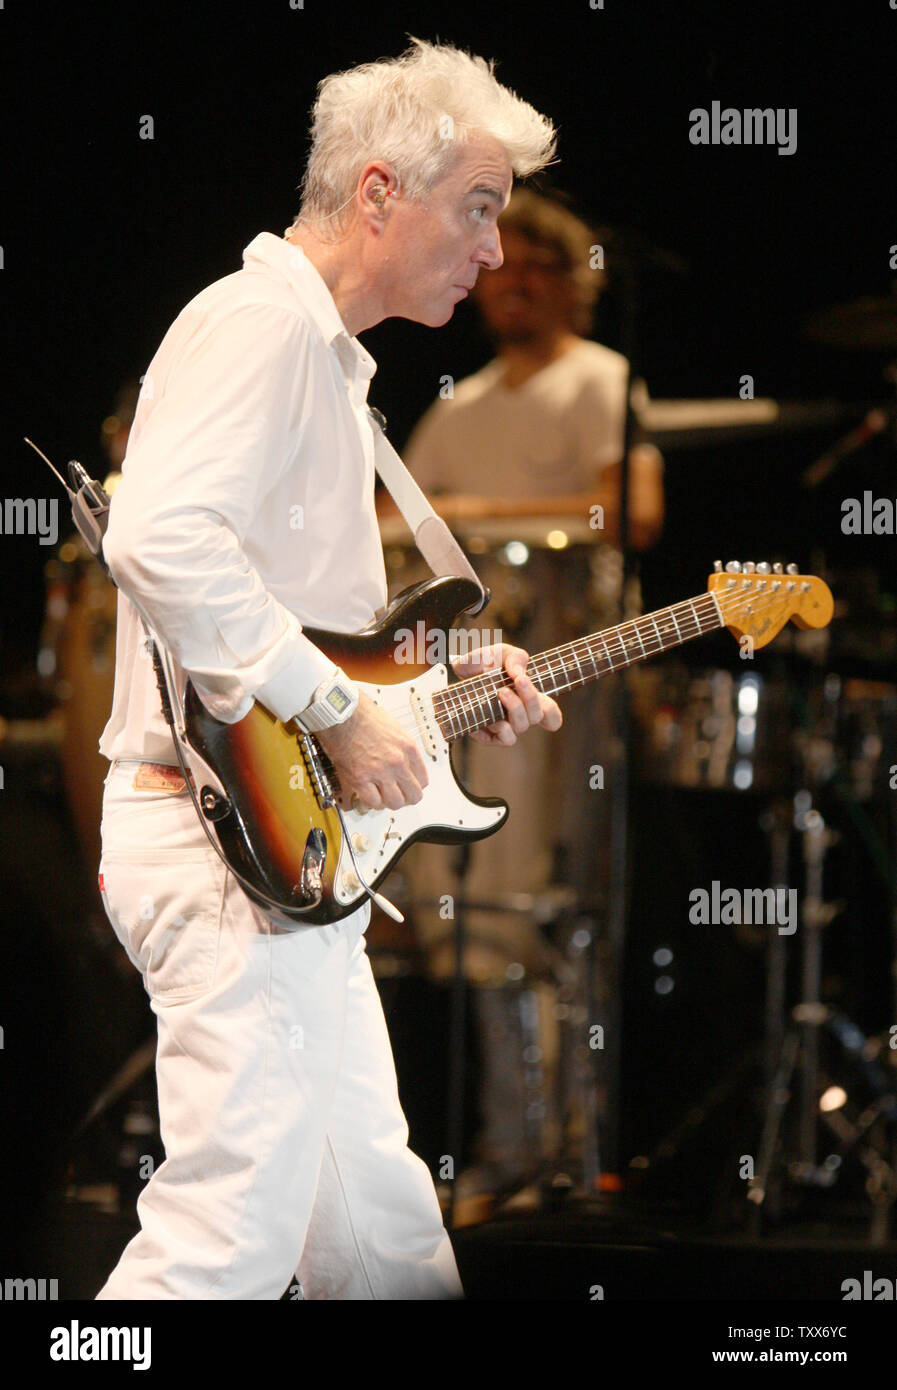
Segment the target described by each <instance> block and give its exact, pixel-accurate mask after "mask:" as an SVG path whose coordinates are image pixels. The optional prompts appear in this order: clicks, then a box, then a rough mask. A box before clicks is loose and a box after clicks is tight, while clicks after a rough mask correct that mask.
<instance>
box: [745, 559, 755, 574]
mask: <svg viewBox="0 0 897 1390" xmlns="http://www.w3.org/2000/svg"><path fill="white" fill-rule="evenodd" d="M755 569H756V565H755V564H754V562H753V560H745V562H744V564H743V566H742V570H743V572H744V573H745V574H753V573H754V570H755Z"/></svg>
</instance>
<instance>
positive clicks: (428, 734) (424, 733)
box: [410, 693, 445, 762]
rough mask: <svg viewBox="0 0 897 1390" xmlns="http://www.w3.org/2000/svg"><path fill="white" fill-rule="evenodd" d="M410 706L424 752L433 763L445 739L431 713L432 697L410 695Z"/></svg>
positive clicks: (427, 695)
mask: <svg viewBox="0 0 897 1390" xmlns="http://www.w3.org/2000/svg"><path fill="white" fill-rule="evenodd" d="M410 705H411V710H412V713H413V714H414V718H415V721H416V722H417V728H418V732H419V734H420V737H421V742H422V743H423V746H424V752H425V753H428V754H429V756H430V757H431V758H432V759H433V761H434V762H435V761H436V759H437V758H438V757H439V754H440V752H441V750H442V748H443V747H444V746H445V739H444V738H443V736H442V734H441V733H440V730H439V725H438V724H437V723H436V716H435V714H434V713H433V697H432V696H431V695H429V694H426V695H417V694H414V693H412V694H411V697H410Z"/></svg>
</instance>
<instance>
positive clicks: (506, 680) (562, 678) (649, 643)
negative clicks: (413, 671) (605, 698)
mask: <svg viewBox="0 0 897 1390" xmlns="http://www.w3.org/2000/svg"><path fill="white" fill-rule="evenodd" d="M724 622H725V620H724V618H723V615H722V610H721V609H720V606H719V604H718V603H717V601H716V598H715V597H714V595H713V594H710V593H707V594H700V595H699V596H698V597H697V598H693V599H684V600H683V601H682V602H681V603H674V604H673V605H672V607H670V608H660V609H658V610H657V612H656V613H646V614H645V615H644V616H643V617H640V618H633V619H632V620H631V621H630V622H626V623H620V624H619V625H618V626H617V627H609V628H606V629H605V631H604V632H594V633H592V634H591V636H589V637H579V638H577V639H576V641H574V642H567V643H565V644H564V645H563V646H560V647H552V648H551V649H550V650H549V651H546V652H540V653H539V654H538V655H537V656H532V657H530V659H529V662H528V663H527V667H526V674H527V675H528V676H529V678H530V680H531V681H532V683H533V685H534V686H535V687H536V689H537V690H539V691H541V692H542V694H544V695H557V694H559V693H560V692H561V691H563V690H571V689H572V688H573V687H574V686H577V685H587V684H588V683H589V682H590V681H594V680H598V678H599V677H600V676H606V675H608V674H609V673H610V672H611V671H619V670H620V669H621V668H622V667H624V666H631V665H632V663H633V662H636V661H643V660H644V659H645V658H646V657H649V656H656V655H657V653H658V652H663V651H667V650H668V649H669V648H670V647H678V646H681V644H682V643H683V642H689V641H691V639H692V638H693V637H702V636H703V635H704V633H706V632H712V631H713V630H714V629H715V628H719V627H723V626H724ZM511 685H512V681H511V678H510V676H509V675H508V673H507V671H505V670H501V671H491V672H488V673H485V674H483V675H477V676H469V677H468V678H467V679H466V680H460V681H455V682H454V683H453V684H451V685H449V686H448V687H447V688H446V689H445V690H440V691H438V692H437V694H436V695H435V696H434V697H433V711H434V714H435V716H436V720H437V722H438V724H439V727H440V730H441V732H442V735H443V737H444V738H445V739H446V740H451V739H455V738H460V737H461V735H462V734H470V733H473V732H474V731H475V730H477V729H483V728H485V727H486V726H487V725H488V724H494V723H496V722H497V721H498V720H500V719H504V718H505V716H506V712H505V708H504V705H503V704H502V703H501V701H500V700H499V698H498V692H499V690H501V689H502V687H505V688H507V687H509V686H511Z"/></svg>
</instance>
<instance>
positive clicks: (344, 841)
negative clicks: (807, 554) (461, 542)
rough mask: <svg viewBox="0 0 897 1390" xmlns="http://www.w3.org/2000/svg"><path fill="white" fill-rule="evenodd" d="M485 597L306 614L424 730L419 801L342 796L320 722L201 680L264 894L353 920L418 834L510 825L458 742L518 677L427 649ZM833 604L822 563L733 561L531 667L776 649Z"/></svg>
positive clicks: (424, 592) (190, 759) (214, 806)
mask: <svg viewBox="0 0 897 1390" xmlns="http://www.w3.org/2000/svg"><path fill="white" fill-rule="evenodd" d="M790 568H793V567H790ZM746 569H747V567H746ZM775 571H781V566H776V567H775ZM479 598H480V592H479V590H478V589H477V587H476V586H475V585H474V584H473V583H472V582H471V581H469V580H466V579H458V578H434V579H430V580H427V581H425V582H424V583H422V584H418V585H415V586H414V587H413V588H411V589H408V590H406V591H405V592H404V593H403V594H400V595H399V596H398V598H396V599H395V601H394V602H393V603H392V604H391V605H390V607H389V608H388V609H387V611H386V613H385V614H384V615H383V616H382V618H381V619H380V620H379V621H378V622H377V623H375V624H372V625H371V626H370V627H368V628H365V629H364V630H362V631H361V632H358V633H353V634H343V633H333V632H329V631H324V630H317V629H314V628H311V627H303V631H304V632H305V634H306V636H307V637H308V638H309V639H310V640H311V641H312V642H314V643H315V645H316V646H318V647H320V649H321V650H322V651H323V652H325V653H326V655H327V656H329V657H330V658H331V659H332V660H333V661H334V662H335V663H336V664H337V665H338V666H340V667H341V668H342V669H343V670H344V671H345V672H346V674H347V675H349V676H350V677H351V678H352V679H353V680H354V681H355V682H356V684H357V685H358V686H359V688H360V689H361V690H362V691H363V692H364V693H365V694H366V695H368V697H369V698H370V699H371V700H373V701H374V702H375V703H376V704H377V705H379V706H380V707H381V708H382V709H384V710H385V711H386V712H387V713H389V714H390V715H392V716H393V717H394V718H395V719H396V721H397V722H398V723H399V724H400V725H401V726H402V727H403V728H404V729H405V730H406V732H409V733H411V734H412V735H413V736H414V737H416V738H417V740H418V742H419V745H420V749H421V752H422V754H423V756H424V758H425V761H426V766H427V772H428V775H429V783H428V785H427V787H426V789H425V791H424V796H423V798H422V800H421V801H420V802H419V803H418V804H417V805H416V806H404V807H402V808H401V809H400V810H397V811H392V810H363V809H360V810H350V809H345V808H341V806H340V804H339V800H338V798H339V786H338V783H337V782H336V778H335V774H334V772H333V768H332V766H331V765H330V763H329V761H328V759H327V757H326V755H325V754H324V751H323V749H322V748H321V745H320V744H319V743H318V742H317V740H316V739H315V737H314V736H313V735H308V734H305V733H303V732H302V731H301V730H300V729H299V727H298V725H296V724H295V723H294V722H293V721H290V722H289V723H283V722H282V721H281V720H279V719H277V718H276V717H275V716H274V715H273V714H271V713H270V712H269V711H268V710H266V709H265V708H264V707H263V706H262V705H261V704H259V703H258V702H256V704H255V705H253V707H252V709H251V710H250V711H249V713H248V714H247V715H246V716H245V717H244V718H243V719H241V720H239V721H238V722H237V723H235V724H224V723H222V722H221V721H219V720H217V719H215V718H214V717H213V716H212V715H211V714H209V712H208V710H207V709H206V708H205V706H204V705H203V703H202V701H201V700H200V698H199V696H198V694H197V693H196V691H195V689H194V688H193V686H192V684H191V683H190V681H189V680H188V681H187V686H186V691H185V698H184V713H185V727H184V733H183V737H182V752H183V754H184V757H185V761H186V762H187V764H188V765H189V767H190V771H191V773H192V777H193V781H194V784H195V787H196V790H197V792H198V795H199V801H200V805H201V807H202V811H203V814H204V816H205V817H206V818H207V821H208V822H209V826H210V828H211V829H212V831H213V833H214V834H215V835H216V836H217V840H218V844H219V846H220V849H221V852H222V854H223V856H224V858H225V859H226V860H227V862H228V864H229V865H230V867H231V868H232V869H233V871H234V873H235V874H236V876H237V879H238V882H239V883H240V884H241V886H242V888H243V890H244V892H246V893H247V895H248V896H249V897H250V898H252V899H253V900H254V901H255V902H257V903H258V904H259V905H260V906H262V907H264V908H265V909H268V910H271V909H274V910H276V911H277V912H279V913H281V914H283V915H284V916H286V917H288V918H290V919H292V920H293V921H295V922H308V923H311V924H323V923H327V922H335V921H339V920H341V919H342V918H343V917H346V916H348V915H349V914H350V913H352V912H354V911H355V910H356V909H358V908H359V907H360V906H362V905H363V904H364V903H365V902H366V901H367V900H368V897H369V896H374V897H376V898H377V900H378V901H380V902H383V899H382V898H381V897H380V896H379V895H378V892H377V890H378V889H379V887H380V885H382V883H383V881H384V880H385V879H386V877H387V875H388V874H389V871H390V870H391V869H392V867H393V866H394V865H395V863H396V861H397V859H398V858H399V857H400V856H401V855H402V854H403V853H404V851H405V850H406V849H407V848H408V846H409V845H411V844H413V843H414V842H415V841H416V840H428V841H435V842H438V843H452V842H458V841H461V840H476V839H481V838H483V837H484V836H486V835H491V834H494V832H495V831H497V830H498V829H500V827H501V826H502V825H503V824H504V822H505V820H506V819H507V816H508V806H507V804H506V802H504V801H502V800H500V799H499V798H497V797H485V798H483V797H476V796H473V795H471V793H470V792H468V791H466V790H465V788H464V787H463V786H462V785H461V784H460V783H459V781H458V779H457V778H456V776H455V772H454V768H453V766H452V758H451V745H452V743H453V741H454V740H455V739H456V738H459V737H462V736H463V735H464V734H466V733H470V732H473V731H474V730H475V729H481V728H485V727H486V726H487V725H489V724H491V723H493V722H495V720H497V719H500V718H502V717H503V713H504V712H503V707H502V705H501V702H500V701H499V700H498V699H497V691H498V689H499V688H500V686H502V685H506V684H508V683H509V681H508V677H507V675H506V673H505V672H502V671H492V672H489V673H486V674H482V675H477V676H474V677H468V678H466V679H461V680H459V679H457V678H455V676H454V674H453V673H452V672H451V670H450V668H449V667H448V665H447V664H446V663H445V662H443V661H434V662H430V661H429V660H428V659H427V657H428V653H431V652H436V653H439V654H443V653H446V652H447V651H448V650H449V646H448V635H447V634H448V632H449V630H450V629H451V628H452V627H453V625H454V624H455V623H456V621H457V619H458V617H459V615H460V614H462V613H464V612H467V611H468V610H470V609H471V608H472V607H473V605H474V604H475V603H476V602H478V601H479ZM832 606H833V605H832V596H831V593H830V592H829V590H828V588H827V586H826V585H825V584H824V583H823V582H822V580H820V579H816V578H813V577H812V576H806V575H799V574H793V573H781V572H774V571H773V568H772V567H770V566H757V567H756V569H754V568H751V570H750V572H749V573H748V572H739V573H737V574H732V573H727V572H723V571H720V572H717V573H714V574H712V575H711V576H710V579H709V583H708V591H707V593H705V594H702V595H700V596H699V597H697V598H695V599H688V600H685V601H684V602H682V603H678V604H675V605H673V606H672V607H670V608H665V609H662V610H659V611H658V612H656V613H651V614H646V615H645V616H643V617H640V618H637V619H634V620H632V621H631V622H628V623H622V624H620V625H619V626H617V627H614V628H608V629H606V630H605V631H604V632H600V633H593V634H591V635H590V636H588V637H583V638H581V639H577V640H576V641H574V642H569V643H566V644H564V645H563V646H561V647H557V648H554V649H552V650H551V651H548V652H543V653H540V654H539V655H537V656H532V657H530V660H529V663H528V665H527V674H528V675H529V676H530V678H531V679H532V681H533V683H534V684H535V685H536V686H537V688H539V689H540V690H542V691H544V692H545V693H546V694H549V695H556V694H558V693H560V692H562V691H564V690H566V689H570V688H572V687H574V686H577V685H583V684H586V683H588V682H589V681H592V680H595V679H597V678H598V677H600V676H603V675H606V674H608V673H609V672H611V671H614V670H619V669H620V668H621V667H623V666H626V665H629V664H630V663H632V662H634V661H639V660H642V659H644V658H646V657H649V656H652V655H655V654H657V653H659V652H661V651H664V650H667V649H669V648H670V647H675V646H678V645H679V644H680V643H682V642H685V641H688V640H690V639H691V638H692V637H698V636H701V635H702V634H703V633H706V632H710V631H712V630H714V629H716V628H719V627H723V626H725V627H728V628H729V630H730V631H731V632H732V633H733V634H734V635H735V636H736V637H738V638H739V639H740V640H741V639H744V638H747V639H749V640H750V643H751V645H752V647H754V648H760V647H762V646H764V645H765V644H766V643H767V642H769V641H771V639H772V638H773V637H774V636H775V634H776V633H777V632H778V631H779V630H780V629H781V628H782V627H783V626H784V624H785V623H786V622H787V621H788V620H789V619H793V620H794V621H795V622H796V623H797V624H798V625H799V626H802V627H823V626H825V625H826V624H827V623H828V622H829V620H830V618H831V614H832ZM409 633H412V634H414V641H413V643H409V641H408V639H407V634H409ZM508 756H513V752H509V754H508ZM387 907H388V904H387ZM392 911H393V913H394V912H395V910H394V909H392Z"/></svg>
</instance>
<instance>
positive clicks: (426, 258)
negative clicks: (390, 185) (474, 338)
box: [379, 136, 513, 328]
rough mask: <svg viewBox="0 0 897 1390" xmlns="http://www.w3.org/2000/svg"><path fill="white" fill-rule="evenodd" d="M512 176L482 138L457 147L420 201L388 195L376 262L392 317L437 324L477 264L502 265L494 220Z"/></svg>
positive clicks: (470, 281)
mask: <svg viewBox="0 0 897 1390" xmlns="http://www.w3.org/2000/svg"><path fill="white" fill-rule="evenodd" d="M512 177H513V175H512V170H511V164H510V161H509V159H508V156H507V155H506V153H505V151H504V149H503V147H502V146H501V145H499V143H498V142H497V141H496V140H493V139H491V138H489V137H487V136H483V137H481V138H479V139H478V140H476V141H470V142H468V143H467V144H463V145H459V146H458V154H457V158H456V160H455V162H454V164H453V165H452V166H451V168H450V170H449V172H448V173H447V174H446V175H445V176H444V177H443V178H442V179H440V181H439V183H437V184H436V185H435V186H434V187H433V188H432V189H431V191H430V192H429V193H428V194H426V195H425V196H424V198H423V199H422V200H416V199H414V200H412V199H406V198H403V197H401V196H400V197H398V198H396V199H395V201H394V202H393V205H392V207H391V208H390V212H391V214H392V216H391V219H390V225H389V228H388V231H387V233H386V234H385V235H384V238H383V242H382V244H381V261H380V267H379V270H380V276H381V283H382V284H383V285H384V289H385V297H386V301H387V304H388V313H389V314H390V315H391V316H395V317H399V318H406V319H412V320H413V321H414V322H415V323H425V324H428V325H429V326H430V327H431V328H438V327H440V325H441V324H444V323H447V322H448V320H449V319H450V318H451V316H452V314H453V313H454V309H455V305H456V304H458V303H460V301H461V300H462V299H466V297H467V294H468V293H469V292H470V290H471V289H472V288H473V286H474V284H475V283H476V279H477V276H478V275H479V272H480V270H482V269H483V268H484V267H488V268H494V267H497V266H500V265H501V259H502V255H501V242H500V240H499V235H498V227H497V225H496V223H497V220H498V215H499V213H500V212H501V211H502V209H503V208H504V207H505V205H506V203H507V201H508V198H509V197H510V194H511V183H512Z"/></svg>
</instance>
